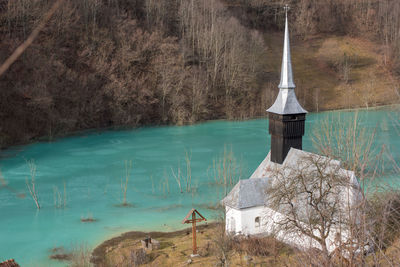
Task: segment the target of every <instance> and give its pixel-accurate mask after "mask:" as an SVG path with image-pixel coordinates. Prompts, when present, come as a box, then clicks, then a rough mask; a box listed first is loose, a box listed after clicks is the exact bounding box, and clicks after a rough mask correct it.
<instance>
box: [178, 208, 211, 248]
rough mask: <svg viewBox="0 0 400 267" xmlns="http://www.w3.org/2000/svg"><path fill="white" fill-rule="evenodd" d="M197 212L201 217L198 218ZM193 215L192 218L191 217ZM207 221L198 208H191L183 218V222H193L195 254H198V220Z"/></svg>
mask: <svg viewBox="0 0 400 267" xmlns="http://www.w3.org/2000/svg"><path fill="white" fill-rule="evenodd" d="M196 214H197V215H199V218H196ZM190 217H192V219H189V218H190ZM201 221H207V220H206V218H204V217H203V215H201V214H200V213H199V212H198V211H197V210H196V209H191V210H190V211H189V213H188V214H187V215H186V217H185V219H183V221H182V223H191V224H192V232H193V254H192V255H193V256H196V255H197V244H196V222H201Z"/></svg>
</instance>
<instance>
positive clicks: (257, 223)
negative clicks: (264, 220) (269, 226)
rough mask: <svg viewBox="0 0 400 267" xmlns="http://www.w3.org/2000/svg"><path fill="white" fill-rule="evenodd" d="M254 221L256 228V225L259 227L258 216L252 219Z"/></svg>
mask: <svg viewBox="0 0 400 267" xmlns="http://www.w3.org/2000/svg"><path fill="white" fill-rule="evenodd" d="M254 223H255V226H256V228H257V227H260V225H261V223H260V217H256V218H255V219H254Z"/></svg>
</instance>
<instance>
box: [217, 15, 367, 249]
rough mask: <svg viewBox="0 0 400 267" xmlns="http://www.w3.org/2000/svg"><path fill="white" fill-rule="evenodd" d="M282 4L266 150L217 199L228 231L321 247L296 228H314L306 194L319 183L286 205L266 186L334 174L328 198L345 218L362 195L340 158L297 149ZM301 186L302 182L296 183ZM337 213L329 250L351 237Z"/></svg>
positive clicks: (299, 118) (299, 131) (300, 129)
mask: <svg viewBox="0 0 400 267" xmlns="http://www.w3.org/2000/svg"><path fill="white" fill-rule="evenodd" d="M287 10H288V8H286V25H285V37H284V48H283V58H282V69H281V80H280V84H279V94H278V96H277V99H276V101H275V103H274V104H273V105H272V106H271V107H270V108H269V109H268V110H267V112H268V114H269V133H270V134H271V151H270V152H269V153H268V155H267V156H266V158H265V159H264V160H263V161H262V162H261V164H260V165H259V167H258V168H257V169H256V170H255V171H254V173H253V174H252V175H251V177H250V178H249V179H245V180H240V181H239V182H238V183H237V184H236V185H235V186H234V188H233V189H232V190H231V192H230V193H229V194H228V195H227V196H226V197H225V198H224V199H223V200H222V201H221V203H222V204H223V205H224V206H225V215H226V232H227V233H230V234H233V235H245V236H249V235H274V236H275V237H276V238H277V239H278V240H281V241H282V242H285V243H288V244H290V245H293V246H296V247H298V248H303V249H307V248H311V247H314V248H319V249H321V245H320V243H318V242H317V241H316V240H315V239H313V238H312V237H311V236H312V235H313V234H314V236H318V235H319V233H318V231H317V232H312V233H311V234H310V233H308V234H306V233H305V232H304V231H301V230H299V229H302V227H301V226H302V225H304V229H306V230H307V229H311V231H315V229H313V228H307V225H306V224H308V223H309V221H307V218H308V219H309V218H310V216H311V215H312V213H313V212H315V210H313V209H314V207H312V206H311V205H308V203H311V202H310V199H309V197H310V195H311V196H313V195H315V196H317V197H318V196H320V193H321V190H319V189H320V188H308V187H307V185H306V184H305V185H304V188H305V190H306V191H307V190H311V191H312V190H314V191H315V192H311V193H310V192H308V193H310V194H309V195H307V193H305V194H303V195H299V196H294V198H297V199H295V200H294V202H293V203H294V204H293V203H290V205H292V206H291V207H289V206H286V207H285V205H281V206H276V205H274V204H273V203H272V201H271V195H270V194H271V189H273V188H278V190H283V189H285V190H286V189H287V190H290V186H298V185H296V182H297V180H293V179H299V177H300V176H301V175H308V176H311V179H313V177H315V178H318V177H325V176H326V177H332V176H335V177H339V179H340V180H341V181H346V183H342V184H340V185H335V186H336V188H333V189H332V190H331V191H330V194H332V195H331V196H329V197H328V199H330V198H331V199H332V202H335V203H338V204H337V207H336V206H335V205H332V206H334V207H335V208H337V209H341V210H342V211H345V212H347V215H348V217H349V218H350V217H353V218H354V216H356V215H355V213H354V214H353V211H354V210H356V206H357V204H358V203H359V201H360V199H361V198H362V190H361V188H360V186H359V183H358V181H357V179H356V177H355V175H354V173H353V172H352V171H348V170H345V169H343V168H342V167H341V164H340V162H339V161H337V160H333V159H329V158H327V157H323V156H321V155H317V154H314V153H310V152H306V151H303V150H302V136H303V135H304V125H305V117H306V114H307V111H306V110H305V109H303V108H302V107H301V105H300V103H299V102H298V100H297V98H296V94H295V90H294V89H295V84H294V81H293V72H292V64H291V56H290V44H289V29H288V19H287ZM310 162H312V163H313V164H310ZM321 165H323V166H324V168H323V169H322V170H321V169H320V168H319V166H321ZM304 181H307V180H304ZM299 184H300V183H299ZM300 186H303V185H301V184H300ZM327 186H330V184H329V183H327V182H325V181H323V182H322V183H321V187H322V188H323V190H325V191H326V187H327ZM286 187H287V188H286ZM317 191H319V192H317ZM274 192H275V191H274ZM282 192H284V191H282ZM293 205H294V206H293ZM293 210H294V211H296V216H292V215H293V214H292V213H291V212H292V211H293ZM332 210H333V209H332ZM310 214H311V215H310ZM337 214H338V213H337ZM342 214H343V213H342ZM335 216H337V215H335ZM302 218H305V219H304V220H303V219H302ZM290 219H291V220H293V219H297V221H294V222H293V221H292V225H293V224H297V225H298V226H300V227H292V228H290V227H287V224H285V223H287V222H288V221H289V220H290ZM341 219H342V220H343V223H342V222H338V220H339V219H338V220H336V223H335V224H334V225H330V230H329V231H327V232H328V237H327V238H326V241H327V242H326V243H327V249H328V251H329V252H332V251H334V250H335V249H336V248H337V246H338V242H339V243H343V242H346V241H348V239H349V238H350V235H349V230H348V228H347V226H346V223H344V221H345V220H344V218H341ZM356 220H357V219H356ZM284 225H285V226H284Z"/></svg>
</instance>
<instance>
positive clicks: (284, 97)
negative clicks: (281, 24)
mask: <svg viewBox="0 0 400 267" xmlns="http://www.w3.org/2000/svg"><path fill="white" fill-rule="evenodd" d="M287 10H288V7H286V23H285V41H284V45H283V55H282V68H281V81H280V83H279V86H278V87H279V94H278V97H277V98H276V100H275V103H274V104H273V105H272V106H271V107H270V108H269V109H268V110H267V111H268V112H272V113H276V114H281V115H287V114H300V113H307V111H306V110H305V109H303V108H302V107H301V105H300V103H299V101H298V100H297V98H296V94H295V92H294V88H296V85H295V84H294V81H293V70H292V60H291V56H290V40H289V26H288V18H287Z"/></svg>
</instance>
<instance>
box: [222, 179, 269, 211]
mask: <svg viewBox="0 0 400 267" xmlns="http://www.w3.org/2000/svg"><path fill="white" fill-rule="evenodd" d="M267 185H268V179H267V178H262V179H247V180H240V181H239V182H238V183H237V184H236V185H235V187H233V189H232V190H231V192H230V193H229V194H228V195H227V196H226V197H225V198H224V199H223V200H222V201H221V202H222V204H223V205H226V206H229V207H231V208H236V209H245V208H251V207H256V206H262V205H264V204H265V202H266V192H265V191H266V189H267Z"/></svg>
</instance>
